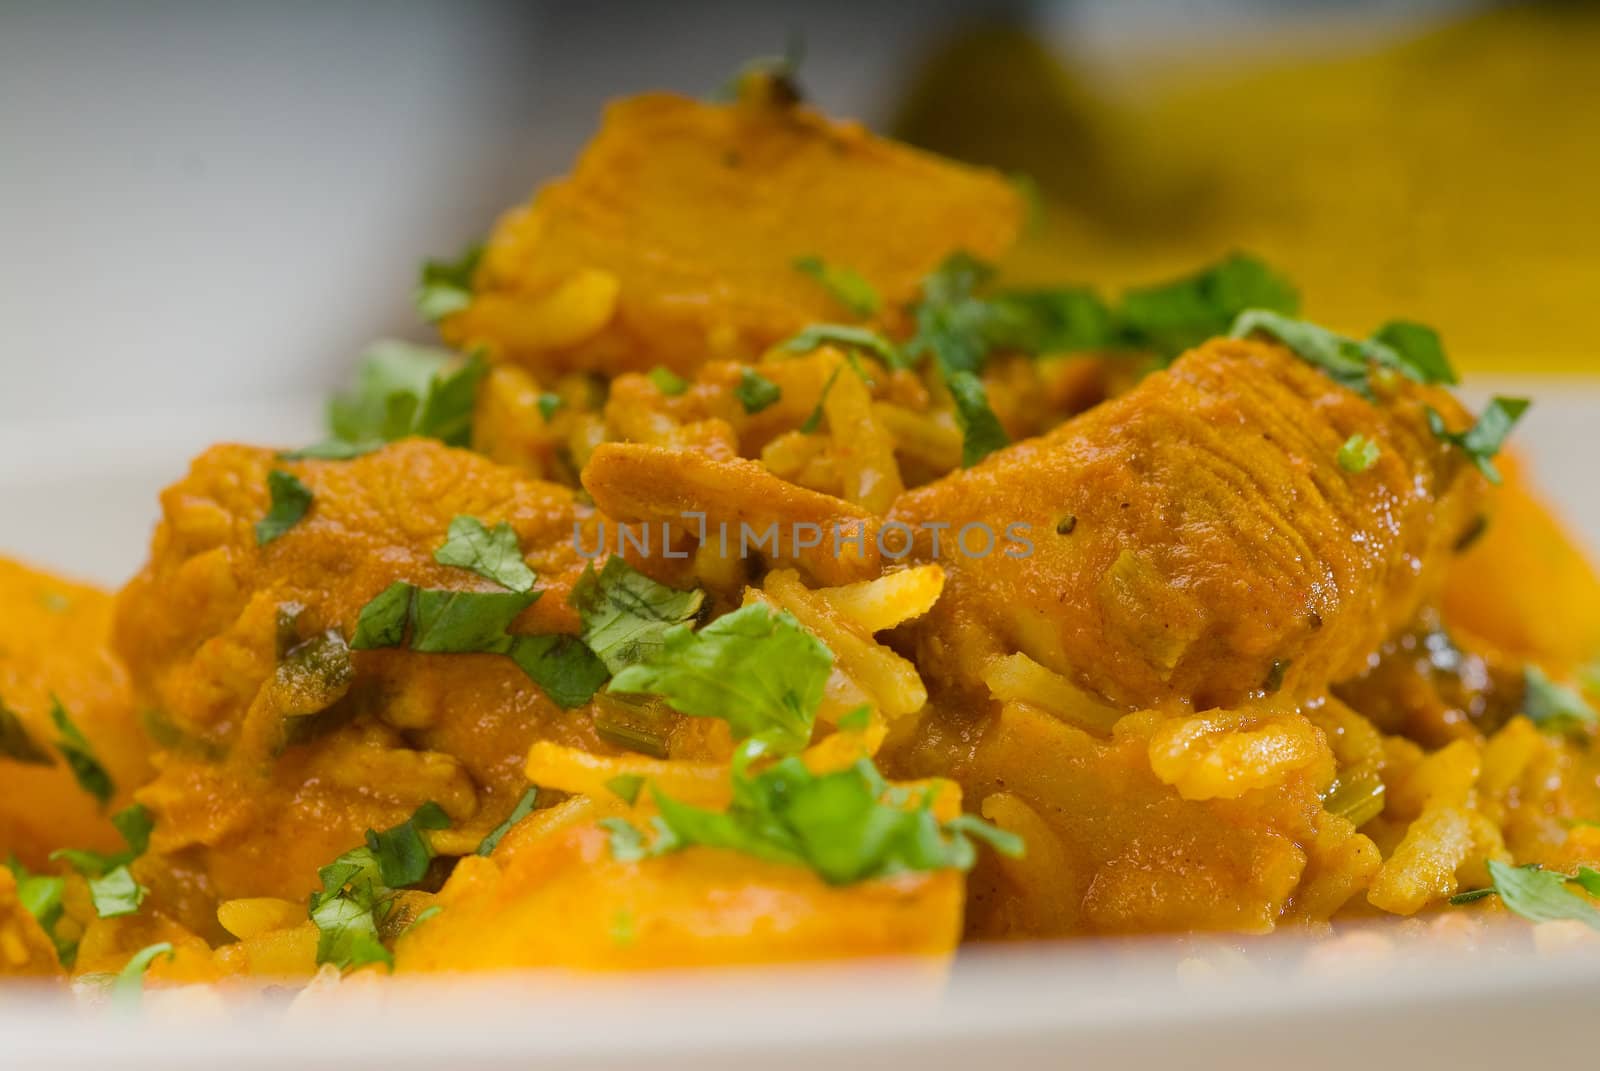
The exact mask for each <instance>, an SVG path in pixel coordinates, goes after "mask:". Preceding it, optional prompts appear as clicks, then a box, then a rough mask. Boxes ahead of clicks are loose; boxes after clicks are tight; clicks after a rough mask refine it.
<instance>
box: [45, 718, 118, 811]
mask: <svg viewBox="0 0 1600 1071" xmlns="http://www.w3.org/2000/svg"><path fill="white" fill-rule="evenodd" d="M50 720H51V721H52V722H54V723H55V727H56V732H58V733H60V734H61V736H60V738H59V739H58V740H56V750H58V751H60V752H61V757H62V758H64V759H66V760H67V766H68V767H70V768H71V770H72V776H73V777H75V778H76V779H77V781H78V787H79V788H81V789H83V790H84V791H85V792H87V793H89V795H91V796H93V797H94V798H95V799H97V800H99V801H100V802H101V804H102V805H103V804H105V803H108V802H109V801H110V800H111V797H112V796H114V795H116V792H117V787H116V785H115V784H114V783H113V782H112V780H111V775H110V774H109V773H107V772H106V768H105V767H104V766H102V765H101V764H100V760H99V759H98V758H96V757H95V753H94V747H93V746H92V745H91V744H90V743H89V738H88V737H86V736H84V735H83V730H81V729H79V728H78V727H77V726H76V725H74V724H73V722H72V719H71V718H70V717H69V716H68V715H67V710H66V708H65V707H63V706H62V705H61V700H59V699H57V698H56V697H55V696H53V695H52V696H51V697H50Z"/></svg>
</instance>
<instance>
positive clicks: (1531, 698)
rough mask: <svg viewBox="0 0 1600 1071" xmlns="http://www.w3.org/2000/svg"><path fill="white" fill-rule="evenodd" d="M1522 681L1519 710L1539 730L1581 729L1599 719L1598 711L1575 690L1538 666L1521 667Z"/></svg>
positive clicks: (1568, 730) (1577, 730)
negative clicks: (1520, 707)
mask: <svg viewBox="0 0 1600 1071" xmlns="http://www.w3.org/2000/svg"><path fill="white" fill-rule="evenodd" d="M1522 681H1523V693H1522V712H1523V713H1524V714H1526V715H1527V716H1528V720H1529V721H1531V722H1533V723H1534V724H1535V725H1537V726H1539V727H1540V728H1541V729H1550V730H1553V731H1556V732H1580V731H1582V730H1583V729H1585V728H1588V727H1589V726H1592V725H1594V724H1596V723H1597V722H1600V714H1597V713H1596V712H1595V709H1594V708H1593V707H1591V706H1590V705H1589V703H1588V701H1587V700H1585V699H1584V698H1583V696H1582V695H1580V694H1579V693H1578V692H1577V690H1576V689H1573V688H1568V687H1566V686H1564V685H1560V684H1557V683H1556V682H1555V681H1553V680H1551V679H1550V678H1549V676H1547V675H1546V674H1545V672H1544V670H1542V669H1540V668H1539V667H1538V666H1534V665H1530V666H1526V667H1524V669H1523V671H1522Z"/></svg>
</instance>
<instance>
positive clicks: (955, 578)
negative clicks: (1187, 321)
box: [891, 339, 1483, 710]
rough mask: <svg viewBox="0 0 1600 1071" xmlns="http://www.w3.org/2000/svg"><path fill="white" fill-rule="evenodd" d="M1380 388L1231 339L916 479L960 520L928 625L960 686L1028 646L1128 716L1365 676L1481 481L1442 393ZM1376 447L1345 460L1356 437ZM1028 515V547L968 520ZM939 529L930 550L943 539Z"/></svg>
mask: <svg viewBox="0 0 1600 1071" xmlns="http://www.w3.org/2000/svg"><path fill="white" fill-rule="evenodd" d="M1395 390H1396V394H1395V396H1394V397H1392V398H1390V399H1387V400H1385V401H1383V402H1382V404H1374V403H1373V402H1370V401H1368V400H1367V399H1365V398H1363V397H1362V396H1360V395H1359V394H1357V393H1355V392H1353V391H1351V390H1348V389H1346V388H1344V387H1342V386H1339V385H1338V384H1336V383H1335V382H1334V381H1333V380H1331V379H1329V378H1328V377H1327V376H1325V375H1323V374H1322V373H1321V372H1320V371H1318V370H1317V369H1316V368H1314V367H1312V366H1311V365H1309V364H1308V363H1306V362H1305V361H1302V360H1300V359H1299V358H1298V357H1296V356H1295V355H1294V354H1293V353H1291V352H1290V351H1289V350H1287V349H1284V348H1282V347H1280V346H1276V345H1271V344H1267V343H1263V342H1256V341H1250V340H1228V339H1219V340H1214V341H1212V342H1209V343H1207V344H1206V345H1205V346H1203V347H1201V348H1199V349H1197V350H1194V351H1192V352H1190V353H1189V354H1187V355H1185V356H1184V357H1182V358H1180V359H1179V360H1178V361H1177V362H1176V363H1175V364H1174V365H1173V366H1172V367H1171V368H1170V369H1168V370H1167V371H1165V372H1161V373H1158V374H1155V375H1152V376H1150V377H1148V378H1147V379H1146V380H1145V381H1144V382H1143V383H1142V384H1141V385H1140V386H1139V387H1138V388H1136V389H1135V390H1133V391H1132V392H1130V393H1128V394H1126V395H1124V396H1122V397H1120V398H1117V399H1115V400H1113V401H1110V402H1107V403H1105V404H1104V405H1101V406H1099V407H1098V408H1096V409H1094V410H1091V411H1090V412H1088V413H1086V414H1084V415H1082V416H1080V417H1077V418H1075V419H1073V420H1071V421H1068V422H1067V423H1065V424H1063V425H1062V426H1061V427H1060V428H1058V429H1057V430H1055V431H1053V432H1051V433H1050V434H1048V435H1045V436H1043V437H1041V438H1037V439H1031V440H1028V441H1025V442H1021V443H1017V444H1016V445H1014V446H1012V447H1010V448H1009V449H1006V450H1003V451H1001V452H1000V453H998V454H996V455H994V456H992V457H991V458H989V459H987V460H986V461H985V462H983V463H982V464H980V465H978V466H976V467H974V468H972V469H969V470H967V471H964V472H960V473H957V474H955V475H952V476H950V477H947V478H945V479H943V480H940V481H938V482H936V483H933V484H931V485H929V486H927V487H924V488H920V489H918V490H916V491H912V492H910V493H908V494H907V495H905V496H904V497H903V498H902V499H901V500H900V501H899V502H898V503H897V504H896V506H895V508H894V510H893V511H892V514H891V517H892V519H894V520H898V521H900V522H902V523H905V524H909V525H912V526H913V527H919V526H923V525H931V524H941V523H942V524H947V525H949V529H948V530H947V531H945V532H944V533H943V534H944V547H945V551H946V555H947V556H946V558H945V561H946V566H947V568H948V570H949V574H950V586H949V589H948V590H947V593H946V595H945V597H944V599H942V600H941V602H940V604H939V606H938V607H937V608H936V609H935V611H934V613H933V615H932V616H931V619H930V621H929V624H928V626H927V628H926V629H925V631H924V634H923V640H924V645H923V651H924V654H925V658H924V660H923V665H924V666H926V667H928V668H930V669H931V670H932V671H933V672H934V673H935V674H940V675H943V676H944V677H945V678H946V679H947V680H956V679H960V678H963V677H965V678H966V679H969V680H970V679H974V678H976V677H977V676H979V675H981V666H982V664H983V663H984V662H985V661H986V660H987V659H988V658H990V657H992V656H993V655H994V654H996V653H1010V652H1013V651H1021V652H1023V653H1025V654H1027V655H1029V656H1030V657H1031V658H1033V659H1034V660H1035V661H1037V662H1039V663H1041V664H1043V665H1044V666H1047V667H1049V668H1050V669H1052V670H1054V671H1056V672H1057V673H1060V674H1062V675H1064V676H1065V677H1067V678H1068V679H1070V680H1072V681H1073V682H1074V683H1076V684H1077V685H1079V686H1081V687H1083V688H1085V689H1087V690H1088V691H1089V692H1091V693H1092V694H1094V695H1096V696H1098V697H1100V698H1102V699H1104V700H1106V701H1108V702H1109V703H1111V704H1112V705H1114V706H1116V707H1120V708H1122V709H1124V710H1133V709H1141V708H1150V707H1158V706H1169V705H1170V706H1179V707H1182V706H1189V705H1192V706H1193V707H1194V708H1195V709H1204V708H1206V707H1214V706H1234V705H1237V704H1239V703H1240V702H1242V701H1244V700H1245V699H1246V698H1247V697H1249V696H1251V695H1252V694H1262V693H1266V692H1272V691H1275V690H1277V689H1279V688H1280V687H1283V688H1287V689H1288V690H1289V691H1290V692H1297V691H1305V692H1307V693H1308V694H1312V693H1315V692H1317V691H1318V690H1320V689H1322V688H1324V687H1325V686H1326V684H1327V683H1328V682H1329V681H1333V680H1338V679H1341V678H1343V677H1348V676H1350V675H1352V674H1354V673H1356V672H1357V671H1358V670H1360V669H1361V668H1362V667H1363V665H1364V664H1365V661H1366V659H1367V656H1368V655H1369V654H1370V653H1371V652H1372V651H1374V650H1375V649H1376V648H1377V647H1378V646H1379V644H1381V643H1382V642H1383V641H1384V639H1386V638H1387V637H1388V636H1390V635H1391V634H1393V633H1394V632H1396V631H1397V630H1398V629H1400V628H1401V627H1402V626H1404V625H1405V624H1407V623H1408V622H1409V621H1410V620H1411V619H1412V618H1413V617H1414V616H1415V614H1416V612H1417V610H1418V608H1419V606H1420V605H1421V603H1422V602H1423V600H1424V599H1425V598H1426V597H1429V596H1431V595H1433V594H1434V593H1436V591H1437V587H1438V584H1439V583H1440V580H1441V574H1442V571H1443V569H1444V567H1445V565H1446V564H1447V563H1448V561H1449V560H1450V557H1451V554H1452V549H1453V547H1454V546H1455V544H1456V543H1457V542H1458V541H1459V540H1460V539H1461V537H1462V535H1463V533H1464V532H1466V531H1467V530H1468V528H1469V526H1470V525H1471V524H1472V522H1473V521H1474V520H1475V518H1476V517H1477V516H1478V512H1479V509H1480V501H1479V500H1480V497H1481V491H1482V485H1483V480H1482V478H1481V477H1480V476H1479V475H1478V474H1477V473H1476V472H1475V471H1474V470H1473V468H1472V466H1471V464H1470V462H1469V461H1468V460H1467V459H1466V458H1465V457H1464V456H1462V455H1461V453H1460V452H1459V451H1457V450H1455V449H1454V448H1452V447H1449V446H1447V445H1446V444H1445V443H1443V442H1442V441H1441V440H1440V439H1438V438H1437V437H1436V436H1435V435H1434V434H1433V433H1432V432H1431V431H1430V430H1429V427H1428V423H1427V419H1426V415H1425V408H1426V407H1427V406H1430V405H1431V406H1432V407H1434V408H1436V409H1438V410H1439V411H1441V412H1443V413H1444V414H1446V416H1447V418H1449V419H1451V420H1453V421H1454V426H1460V425H1461V424H1462V423H1464V421H1465V416H1464V414H1462V413H1461V412H1460V409H1459V406H1457V405H1456V404H1455V403H1454V402H1453V401H1452V400H1451V399H1450V398H1449V397H1448V396H1447V395H1446V394H1445V393H1444V392H1442V391H1437V390H1431V389H1426V388H1415V389H1412V388H1410V387H1409V386H1408V387H1396V388H1395ZM1356 434H1360V435H1364V436H1366V437H1367V438H1368V439H1370V440H1372V441H1373V442H1375V443H1376V444H1377V445H1378V447H1379V449H1380V454H1379V456H1378V459H1377V461H1376V463H1375V464H1373V465H1372V466H1371V468H1370V469H1368V470H1367V471H1364V472H1349V471H1346V470H1345V469H1344V468H1342V467H1341V466H1340V464H1339V462H1338V461H1337V455H1338V453H1339V449H1340V446H1341V445H1342V444H1343V443H1345V441H1346V440H1347V439H1349V437H1350V436H1352V435H1356ZM974 522H982V523H986V524H988V525H990V526H992V527H995V528H1003V527H1005V526H1013V525H1025V526H1027V527H1026V529H1025V531H1026V533H1027V537H1028V540H1029V541H1030V542H1031V544H1032V553H1031V554H1026V553H1024V552H1023V551H1022V550H1020V549H1018V548H1016V547H1004V546H997V547H994V548H993V549H991V551H990V552H989V553H988V555H987V556H985V557H978V556H976V554H978V553H980V552H981V550H982V547H981V544H982V539H981V538H980V537H981V533H977V534H972V535H970V536H969V539H968V546H970V547H971V548H972V551H971V552H970V553H964V552H962V551H960V550H958V549H955V546H954V541H955V539H956V538H957V537H958V536H959V533H960V529H961V528H962V527H963V526H965V525H967V524H969V523H974ZM928 536H929V533H927V532H923V533H921V535H920V536H919V544H918V546H919V550H920V552H921V553H923V554H924V555H926V554H929V553H931V547H930V539H929V538H928Z"/></svg>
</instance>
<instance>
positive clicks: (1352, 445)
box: [1338, 434, 1383, 473]
mask: <svg viewBox="0 0 1600 1071" xmlns="http://www.w3.org/2000/svg"><path fill="white" fill-rule="evenodd" d="M1382 453H1383V451H1382V449H1380V448H1379V446H1378V444H1377V443H1375V442H1373V441H1372V440H1371V439H1369V438H1367V437H1366V436H1365V435H1359V434H1357V435H1352V436H1350V438H1348V439H1346V440H1345V441H1344V445H1343V446H1341V447H1339V454H1338V461H1339V467H1340V468H1341V469H1344V470H1345V471H1346V472H1352V473H1360V472H1366V471H1367V470H1368V469H1370V468H1371V467H1372V466H1374V465H1376V464H1377V463H1378V457H1379V456H1380V455H1381V454H1382Z"/></svg>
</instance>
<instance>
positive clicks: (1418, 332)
mask: <svg viewBox="0 0 1600 1071" xmlns="http://www.w3.org/2000/svg"><path fill="white" fill-rule="evenodd" d="M1372 341H1373V342H1376V343H1379V344H1381V345H1383V346H1387V347H1388V348H1389V349H1390V350H1392V351H1393V352H1394V353H1395V355H1396V357H1397V361H1396V363H1395V365H1394V367H1396V368H1397V369H1401V370H1404V369H1409V371H1408V372H1406V374H1407V375H1408V376H1409V377H1410V378H1411V379H1414V380H1416V381H1417V382H1419V383H1444V384H1448V385H1451V386H1454V385H1455V384H1456V383H1459V382H1460V379H1459V378H1458V377H1457V376H1456V370H1455V368H1453V367H1452V366H1451V364H1450V359H1449V358H1448V357H1446V356H1445V355H1444V345H1443V344H1442V343H1441V342H1440V341H1439V333H1438V332H1437V331H1435V330H1434V329H1433V328H1431V327H1429V326H1427V325H1426V324H1419V323H1412V322H1411V321H1409V320H1391V321H1390V322H1389V323H1386V324H1384V325H1383V326H1382V327H1380V328H1378V329H1377V330H1376V331H1374V332H1373V333H1372Z"/></svg>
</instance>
